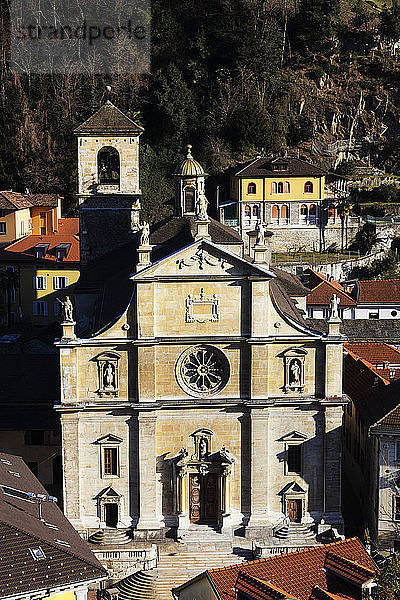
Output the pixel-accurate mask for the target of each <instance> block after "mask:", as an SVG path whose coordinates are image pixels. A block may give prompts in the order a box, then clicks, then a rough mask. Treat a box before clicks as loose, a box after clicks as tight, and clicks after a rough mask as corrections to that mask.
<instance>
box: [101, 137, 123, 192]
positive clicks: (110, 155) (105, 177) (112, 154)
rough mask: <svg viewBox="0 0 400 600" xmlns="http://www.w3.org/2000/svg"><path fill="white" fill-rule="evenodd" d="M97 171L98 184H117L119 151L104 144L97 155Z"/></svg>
mask: <svg viewBox="0 0 400 600" xmlns="http://www.w3.org/2000/svg"><path fill="white" fill-rule="evenodd" d="M97 172H98V178H99V183H100V184H105V185H119V152H118V150H117V149H116V148H113V147H112V146H105V147H104V148H102V149H101V150H99V153H98V155H97Z"/></svg>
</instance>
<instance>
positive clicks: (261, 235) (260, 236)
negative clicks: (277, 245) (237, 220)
mask: <svg viewBox="0 0 400 600" xmlns="http://www.w3.org/2000/svg"><path fill="white" fill-rule="evenodd" d="M256 232H257V239H256V244H257V246H264V245H265V227H264V225H263V223H262V221H261V219H260V220H259V221H257V225H256Z"/></svg>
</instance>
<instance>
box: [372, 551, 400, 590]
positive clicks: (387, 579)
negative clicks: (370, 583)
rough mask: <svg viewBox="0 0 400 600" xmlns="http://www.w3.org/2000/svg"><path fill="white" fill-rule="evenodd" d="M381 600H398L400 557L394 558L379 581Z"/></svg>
mask: <svg viewBox="0 0 400 600" xmlns="http://www.w3.org/2000/svg"><path fill="white" fill-rule="evenodd" d="M377 583H378V590H379V600H397V599H398V597H399V594H400V557H399V556H398V555H397V554H395V555H394V556H392V557H391V558H390V559H389V560H388V562H387V564H386V567H385V569H384V570H383V571H382V573H381V574H380V575H379V577H378V580H377Z"/></svg>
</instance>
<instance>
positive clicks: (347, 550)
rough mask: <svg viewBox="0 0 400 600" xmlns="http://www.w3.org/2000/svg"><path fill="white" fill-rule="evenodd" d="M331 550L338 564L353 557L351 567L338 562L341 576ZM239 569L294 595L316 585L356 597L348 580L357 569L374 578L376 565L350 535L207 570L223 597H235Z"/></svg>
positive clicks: (303, 596) (304, 596)
mask: <svg viewBox="0 0 400 600" xmlns="http://www.w3.org/2000/svg"><path fill="white" fill-rule="evenodd" d="M328 553H329V554H330V555H331V554H335V555H336V556H337V557H338V559H337V563H336V564H337V565H339V563H340V558H341V557H344V558H347V559H348V560H349V561H352V564H353V568H352V569H349V566H348V563H347V562H346V564H345V565H343V567H342V569H341V570H340V568H339V566H337V568H336V571H335V575H339V571H340V577H335V576H334V575H332V574H331V573H330V572H329V569H327V568H326V556H327V554H328ZM358 569H359V571H358ZM240 571H242V572H244V573H248V574H250V575H251V576H252V577H256V578H258V579H261V580H262V581H266V582H268V583H269V584H271V585H273V586H275V587H276V588H279V590H285V592H287V594H288V596H289V595H290V597H291V598H297V599H298V600H309V598H310V596H311V594H312V591H313V588H314V587H315V586H316V585H318V586H319V587H320V588H321V589H323V590H327V591H329V592H331V593H333V594H338V595H340V596H343V595H344V596H347V597H353V598H355V597H356V594H357V592H355V593H354V595H353V594H352V593H351V587H350V586H348V585H347V584H346V580H347V581H349V577H350V581H354V578H355V577H356V575H355V574H354V573H355V572H357V577H358V576H359V575H360V576H361V575H365V579H364V581H367V580H369V579H372V578H373V576H374V574H375V573H376V572H377V569H376V567H375V564H374V562H373V561H372V559H371V558H370V556H369V555H368V554H367V552H366V550H365V549H364V547H363V546H362V544H361V542H360V541H359V540H358V539H357V538H350V539H347V540H342V541H340V542H334V543H333V544H327V545H325V546H314V547H312V548H307V549H305V550H300V551H298V552H293V553H290V554H280V555H278V556H273V557H270V558H264V559H260V560H254V561H250V562H248V563H243V564H240V565H234V566H232V567H225V568H222V569H213V570H209V571H206V573H207V575H208V577H209V579H210V580H211V582H212V584H213V585H214V587H215V589H216V591H217V592H218V594H219V596H220V598H221V600H234V598H235V589H234V586H235V582H236V580H237V577H238V574H239V572H240ZM342 577H344V579H342ZM332 578H333V579H332ZM186 585H187V584H186Z"/></svg>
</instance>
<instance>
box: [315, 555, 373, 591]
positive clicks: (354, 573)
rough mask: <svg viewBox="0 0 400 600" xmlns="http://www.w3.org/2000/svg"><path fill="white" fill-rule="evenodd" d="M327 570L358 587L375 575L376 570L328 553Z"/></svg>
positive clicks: (326, 558)
mask: <svg viewBox="0 0 400 600" xmlns="http://www.w3.org/2000/svg"><path fill="white" fill-rule="evenodd" d="M325 569H327V571H330V572H331V573H335V575H339V577H344V578H345V579H346V580H348V581H351V582H352V583H356V584H357V585H362V584H363V583H364V582H365V581H368V580H369V579H372V578H373V577H374V575H375V570H374V569H371V568H370V567H366V566H365V565H361V564H360V563H358V562H356V561H354V560H350V559H349V558H347V557H346V556H338V555H337V554H335V553H334V552H328V553H327V555H326V557H325Z"/></svg>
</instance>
